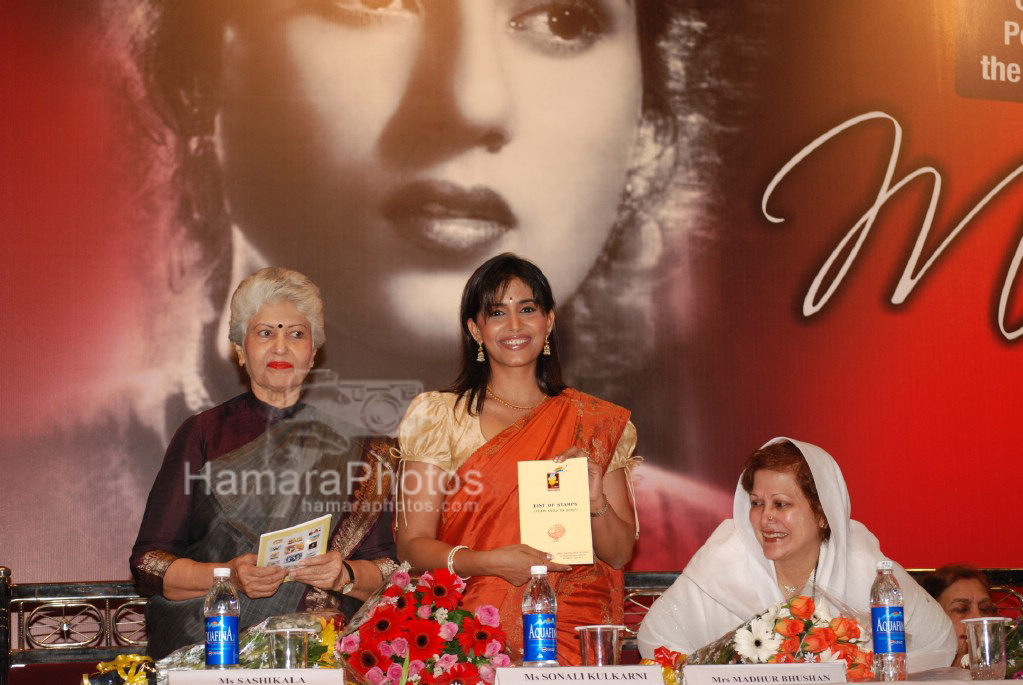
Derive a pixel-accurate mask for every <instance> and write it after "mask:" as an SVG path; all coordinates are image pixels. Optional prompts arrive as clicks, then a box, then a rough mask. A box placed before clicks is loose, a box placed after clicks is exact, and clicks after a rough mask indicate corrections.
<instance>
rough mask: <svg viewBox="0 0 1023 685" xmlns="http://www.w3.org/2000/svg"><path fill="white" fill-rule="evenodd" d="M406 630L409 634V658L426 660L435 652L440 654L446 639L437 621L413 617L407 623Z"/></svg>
mask: <svg viewBox="0 0 1023 685" xmlns="http://www.w3.org/2000/svg"><path fill="white" fill-rule="evenodd" d="M405 631H406V635H407V636H408V652H409V659H421V660H423V661H426V660H427V659H429V658H430V657H432V656H433V655H434V654H440V650H441V648H442V647H443V646H444V640H443V638H441V636H440V626H439V625H437V622H436V621H431V620H429V619H423V618H413V619H410V620H409V621H408V622H407V623H406V624H405Z"/></svg>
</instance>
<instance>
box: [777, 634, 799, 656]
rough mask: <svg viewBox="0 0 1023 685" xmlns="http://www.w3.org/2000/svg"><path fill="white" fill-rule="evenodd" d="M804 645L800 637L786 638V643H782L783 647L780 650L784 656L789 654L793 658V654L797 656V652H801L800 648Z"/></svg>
mask: <svg viewBox="0 0 1023 685" xmlns="http://www.w3.org/2000/svg"><path fill="white" fill-rule="evenodd" d="M802 644H803V640H802V637H801V636H799V635H793V636H792V637H789V638H785V641H784V642H782V643H781V647H780V648H779V649H781V651H782V653H783V654H788V655H790V656H791V655H792V654H795V653H796V652H798V651H799V648H800V646H802Z"/></svg>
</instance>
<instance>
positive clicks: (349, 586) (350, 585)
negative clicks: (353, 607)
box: [341, 561, 355, 595]
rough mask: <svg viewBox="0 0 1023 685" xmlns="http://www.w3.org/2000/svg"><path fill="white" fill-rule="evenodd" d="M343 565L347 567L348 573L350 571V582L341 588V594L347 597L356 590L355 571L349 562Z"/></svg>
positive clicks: (343, 562)
mask: <svg viewBox="0 0 1023 685" xmlns="http://www.w3.org/2000/svg"><path fill="white" fill-rule="evenodd" d="M341 565H342V566H344V567H345V570H346V571H348V582H347V583H345V585H344V587H342V588H341V594H342V595H347V594H348V593H349V592H351V591H352V590H353V589H354V588H355V570H354V569H352V565H351V564H349V563H348V562H347V561H342V562H341Z"/></svg>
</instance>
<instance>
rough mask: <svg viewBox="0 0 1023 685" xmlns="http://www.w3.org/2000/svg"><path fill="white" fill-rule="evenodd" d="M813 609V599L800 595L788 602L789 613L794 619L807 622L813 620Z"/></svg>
mask: <svg viewBox="0 0 1023 685" xmlns="http://www.w3.org/2000/svg"><path fill="white" fill-rule="evenodd" d="M814 609H815V606H814V603H813V597H806V596H803V595H800V596H799V597H793V598H792V600H791V601H790V602H789V611H791V612H792V616H793V617H795V618H801V619H803V620H809V619H811V618H813V610H814Z"/></svg>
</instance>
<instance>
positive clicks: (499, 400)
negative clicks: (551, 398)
mask: <svg viewBox="0 0 1023 685" xmlns="http://www.w3.org/2000/svg"><path fill="white" fill-rule="evenodd" d="M487 395H488V396H489V397H493V398H494V399H495V400H497V401H498V402H500V403H501V404H503V405H504V406H506V407H510V408H512V409H518V410H519V411H529V410H530V409H536V408H537V407H539V406H540V405H541V404H543V403H544V400H546V399H547V398H546V397H544V398H543V400H540V401H539V402H537V403H536V404H534V405H533V406H531V407H523V406H521V405H518V404H512V403H511V402H506V401H504V400H502V399H501V398H500V397H498V396H497V394H496V393H495V392H494V391H493V390H491V389H490V386H489V385H488V386H487Z"/></svg>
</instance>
